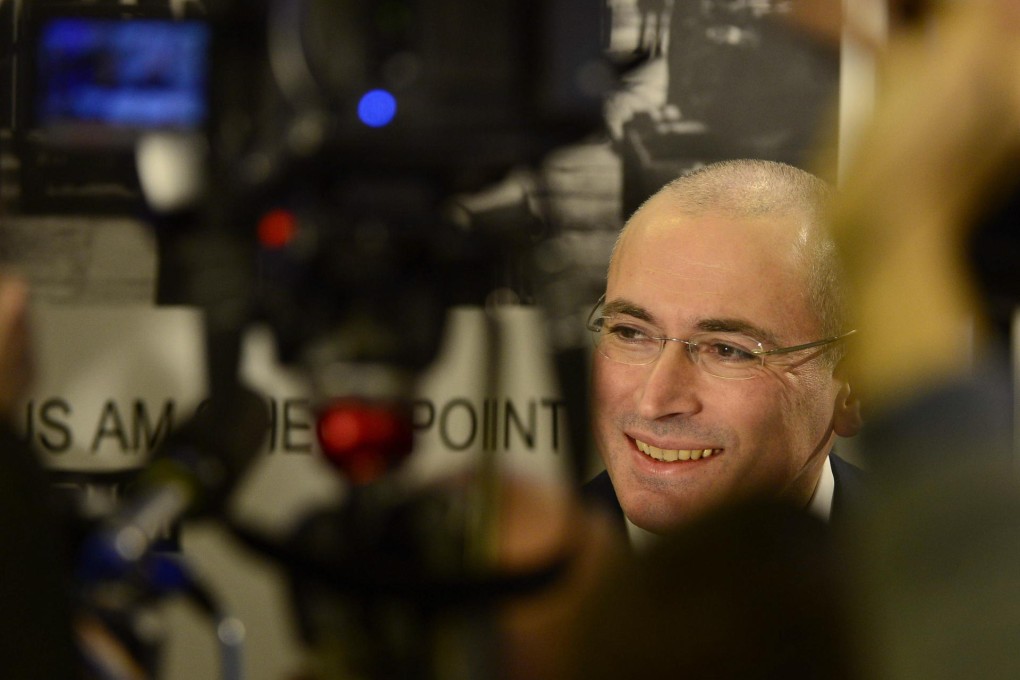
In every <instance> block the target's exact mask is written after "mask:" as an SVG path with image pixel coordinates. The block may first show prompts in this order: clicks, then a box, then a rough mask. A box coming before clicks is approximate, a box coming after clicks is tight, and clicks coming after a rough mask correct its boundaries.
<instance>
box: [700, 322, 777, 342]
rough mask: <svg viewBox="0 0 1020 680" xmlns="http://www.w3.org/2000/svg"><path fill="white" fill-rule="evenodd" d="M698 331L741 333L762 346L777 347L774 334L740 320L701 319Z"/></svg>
mask: <svg viewBox="0 0 1020 680" xmlns="http://www.w3.org/2000/svg"><path fill="white" fill-rule="evenodd" d="M698 330H700V331H707V332H712V333H741V334H743V335H747V336H749V337H752V338H754V339H755V340H757V341H758V342H761V343H763V344H767V345H772V346H773V347H779V341H778V340H777V339H776V336H775V334H774V333H770V332H769V331H767V330H765V329H764V328H761V327H760V326H755V325H754V324H753V323H750V322H748V321H744V320H742V319H702V320H701V321H699V322H698Z"/></svg>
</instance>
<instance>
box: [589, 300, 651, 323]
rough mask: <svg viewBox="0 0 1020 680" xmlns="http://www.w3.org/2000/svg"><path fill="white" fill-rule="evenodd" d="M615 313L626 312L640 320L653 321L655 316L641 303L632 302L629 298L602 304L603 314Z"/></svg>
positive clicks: (611, 314) (610, 314)
mask: <svg viewBox="0 0 1020 680" xmlns="http://www.w3.org/2000/svg"><path fill="white" fill-rule="evenodd" d="M615 314H626V315H627V316H632V317H634V318H635V319H638V320H640V321H646V322H648V323H655V317H654V316H652V314H651V312H649V311H648V310H647V309H645V308H644V307H642V306H641V305H637V304H634V303H633V302H631V301H630V300H622V299H618V300H613V301H611V302H607V303H606V304H604V305H603V306H602V315H603V316H613V315H615Z"/></svg>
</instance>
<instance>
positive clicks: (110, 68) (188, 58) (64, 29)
mask: <svg viewBox="0 0 1020 680" xmlns="http://www.w3.org/2000/svg"><path fill="white" fill-rule="evenodd" d="M210 40H211V35H210V29H209V26H208V25H207V24H205V23H203V22H200V21H171V20H160V19H132V20H120V19H98V18H86V17H63V18H55V19H50V20H48V21H47V22H45V23H44V24H43V25H42V26H41V27H40V33H39V37H38V42H37V51H36V69H35V75H36V78H35V80H36V82H35V85H36V88H35V90H36V101H35V114H36V115H35V123H36V125H37V126H38V127H40V128H43V129H48V130H51V131H53V130H61V129H63V130H65V131H69V129H70V130H73V129H76V128H82V127H84V128H86V129H90V130H93V131H98V130H97V128H98V129H99V130H101V129H103V128H110V129H112V130H116V129H119V130H136V131H137V130H152V129H194V128H196V127H198V126H200V125H202V124H203V122H204V121H205V118H206V115H207V98H206V84H207V72H208V66H209V64H208V61H209V45H210Z"/></svg>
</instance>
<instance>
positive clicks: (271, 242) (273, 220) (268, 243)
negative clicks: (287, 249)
mask: <svg viewBox="0 0 1020 680" xmlns="http://www.w3.org/2000/svg"><path fill="white" fill-rule="evenodd" d="M296 233H297V218H295V217H294V213H292V212H290V211H289V210H283V209H282V208H277V209H276V210H270V211H269V212H267V213H266V214H265V215H263V216H262V219H261V220H259V228H258V235H259V243H261V244H262V246H263V247H264V248H268V249H270V250H279V249H280V248H283V247H284V246H286V245H287V244H288V243H290V242H291V241H292V240H293V239H294V235H295V234H296Z"/></svg>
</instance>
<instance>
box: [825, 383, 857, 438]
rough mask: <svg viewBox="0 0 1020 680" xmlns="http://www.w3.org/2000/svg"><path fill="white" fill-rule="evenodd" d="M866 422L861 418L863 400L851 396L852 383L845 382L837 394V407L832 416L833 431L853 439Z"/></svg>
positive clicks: (853, 395) (854, 395)
mask: <svg viewBox="0 0 1020 680" xmlns="http://www.w3.org/2000/svg"><path fill="white" fill-rule="evenodd" d="M863 424H864V420H863V419H862V418H861V400H860V399H858V398H857V395H856V394H851V392H850V383H848V382H844V383H843V384H842V385H841V386H840V388H839V392H838V393H837V394H836V405H835V409H834V410H833V414H832V429H833V431H835V433H836V434H838V435H839V436H840V437H853V436H854V435H855V434H857V433H858V432H860V430H861V426H862V425H863Z"/></svg>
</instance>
